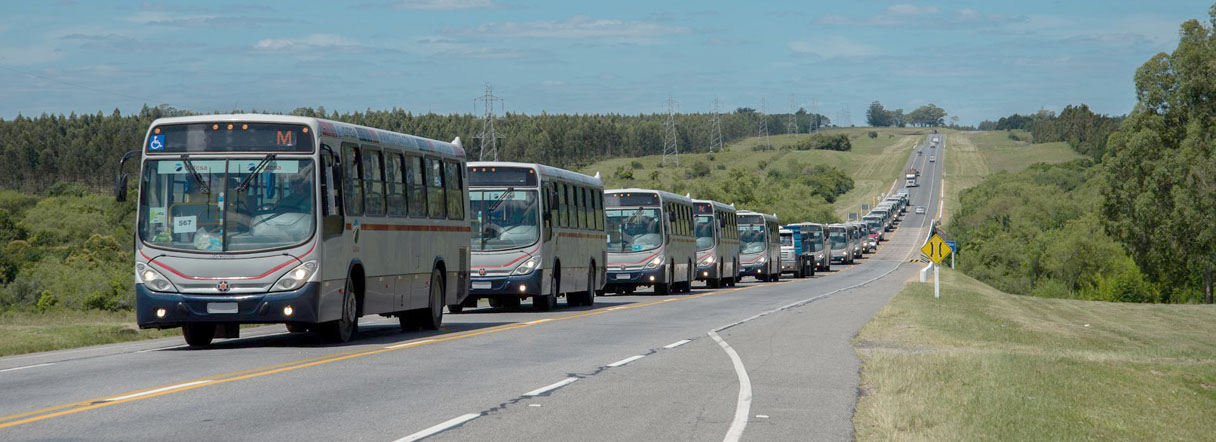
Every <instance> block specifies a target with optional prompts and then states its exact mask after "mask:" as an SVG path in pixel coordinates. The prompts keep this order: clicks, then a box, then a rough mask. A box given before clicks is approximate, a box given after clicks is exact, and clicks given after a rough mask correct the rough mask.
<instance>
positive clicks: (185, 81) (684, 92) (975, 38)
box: [0, 0, 1210, 125]
mask: <svg viewBox="0 0 1216 442" xmlns="http://www.w3.org/2000/svg"><path fill="white" fill-rule="evenodd" d="M222 1H225V0H221V2H215V1H211V2H144V3H139V2H132V1H116V2H111V1H85V0H80V1H71V0H63V1H58V0H44V1H16V0H0V11H2V12H3V13H2V14H0V118H4V119H11V118H13V117H15V116H17V115H18V114H22V115H38V114H42V113H62V114H67V113H70V112H77V113H95V112H98V111H103V112H106V113H109V112H112V111H113V110H114V109H118V110H120V111H121V112H123V113H130V112H136V111H138V110H139V109H140V107H141V106H143V105H144V104H148V105H151V106H157V105H161V104H168V105H170V106H173V107H175V108H179V109H186V110H191V111H195V112H214V111H230V110H233V109H243V110H250V109H256V110H265V111H274V112H290V111H291V110H292V109H295V108H297V107H301V106H310V107H317V106H324V107H325V109H326V110H338V111H340V112H346V111H362V110H367V109H372V110H380V109H391V108H394V107H396V108H401V109H404V110H407V111H410V112H415V113H425V112H437V113H469V112H480V107H476V106H477V105H476V103H475V101H474V100H475V99H476V98H477V97H479V96H481V95H482V94H483V93H484V90H485V85H486V83H490V84H492V85H493V88H494V94H495V95H496V96H498V97H500V98H502V100H503V101H502V104H503V109H505V110H506V111H509V112H521V113H529V114H535V113H540V112H548V113H621V114H638V113H655V112H665V110H666V107H665V104H664V102H665V101H666V99H667V97H668V96H671V97H672V98H674V99H675V100H676V101H677V102H678V104H679V109H678V111H680V112H709V111H711V110H712V109H713V102H714V100H715V99H718V100H720V102H721V109H722V110H723V111H730V110H733V109H735V108H737V107H751V108H756V109H761V108H762V106H763V109H765V110H766V111H767V112H769V113H785V112H788V111H789V109H790V104H791V102H793V103H794V105H795V106H796V107H802V108H806V109H808V110H817V111H818V112H819V113H821V114H824V115H826V116H828V117H829V118H832V119H834V120H837V122H838V123H847V122H848V121H842V120H841V117H846V116H848V117H850V118H849V121H851V123H852V124H856V125H864V124H865V110H866V107H867V106H868V105H869V104H870V102H872V101H874V100H878V101H881V102H882V103H883V105H884V106H886V107H887V108H888V109H895V108H903V109H905V110H908V111H910V110H912V109H914V108H916V107H918V106H922V105H925V104H927V103H933V104H936V105H937V106H939V107H942V108H944V109H945V110H946V111H947V112H949V114H950V115H952V116H958V117H959V120H960V122H961V123H962V124H976V123H978V122H979V121H981V120H985V119H996V118H999V117H1002V116H1006V115H1009V114H1012V113H1015V112H1019V113H1030V112H1035V111H1037V110H1039V109H1041V108H1047V109H1052V110H1056V111H1058V110H1059V109H1061V108H1063V107H1064V106H1065V105H1068V104H1079V103H1086V104H1088V105H1089V106H1090V107H1091V108H1092V109H1093V110H1094V111H1096V112H1100V113H1107V114H1125V113H1127V112H1128V111H1130V110H1131V108H1132V106H1133V105H1134V104H1135V96H1134V93H1135V90H1134V86H1133V83H1132V79H1133V75H1134V73H1135V70H1136V68H1137V67H1139V66H1140V65H1141V64H1143V63H1144V62H1145V61H1147V60H1148V59H1149V58H1150V57H1152V56H1153V55H1154V54H1156V53H1159V52H1163V51H1164V52H1168V51H1171V50H1173V48H1174V47H1175V46H1176V45H1177V42H1178V27H1179V25H1180V24H1181V23H1182V22H1183V21H1185V20H1188V19H1192V18H1194V19H1200V21H1201V22H1206V21H1207V20H1206V16H1207V13H1208V8H1209V6H1210V5H1205V4H1204V3H1203V2H1199V1H1194V0H1192V1H1174V0H1154V1H1142V0H1135V1H1130V0H1104V1H1080V0H1023V1H1019V2H992V1H968V0H949V1H912V0H902V1H883V0H854V1H833V2H822V1H807V0H801V1H751V2H741V1H720V0H699V1H664V0H648V1H636V0H612V1H606V2H604V1H599V2H585V1H571V0H557V1H541V0H392V1H389V0H353V1H332V0H331V1H325V2H320V1H301V0H293V1H264V2H254V1H250V2H246V3H222ZM496 110H498V109H496Z"/></svg>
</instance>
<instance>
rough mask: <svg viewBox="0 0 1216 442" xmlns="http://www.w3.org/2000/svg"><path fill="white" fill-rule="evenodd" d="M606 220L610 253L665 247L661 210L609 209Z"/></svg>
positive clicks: (605, 214) (605, 216) (606, 212)
mask: <svg viewBox="0 0 1216 442" xmlns="http://www.w3.org/2000/svg"><path fill="white" fill-rule="evenodd" d="M604 218H605V219H607V224H606V226H607V228H608V229H607V230H608V251H609V252H616V253H627V252H641V251H646V250H651V249H657V248H659V246H661V245H663V231H662V230H661V229H662V227H661V226H662V223H661V222H660V220H662V218H661V217H660V213H659V209H646V208H641V207H639V208H637V209H608V210H605V211H604Z"/></svg>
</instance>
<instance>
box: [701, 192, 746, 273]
mask: <svg viewBox="0 0 1216 442" xmlns="http://www.w3.org/2000/svg"><path fill="white" fill-rule="evenodd" d="M692 207H693V212H694V213H695V215H696V229H695V230H696V233H697V280H698V281H705V285H706V286H708V287H709V288H718V287H723V286H727V287H729V286H733V285H735V283H736V281H738V279H739V227H738V218H737V216H736V215H735V208H734V207H732V206H729V205H726V204H723V203H720V202H717V201H710V200H692Z"/></svg>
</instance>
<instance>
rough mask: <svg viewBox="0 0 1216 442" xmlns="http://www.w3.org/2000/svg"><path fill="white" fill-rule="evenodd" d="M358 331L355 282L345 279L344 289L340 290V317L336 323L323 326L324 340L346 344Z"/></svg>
mask: <svg viewBox="0 0 1216 442" xmlns="http://www.w3.org/2000/svg"><path fill="white" fill-rule="evenodd" d="M358 331H359V304H358V297H357V296H355V280H354V279H352V278H351V277H350V276H347V277H346V287H345V289H344V290H342V317H340V318H338V320H337V321H330V322H327V323H325V324H324V335H325V338H326V339H327V340H329V341H332V342H337V343H342V342H348V341H350V340H351V338H353V337H354V336H355V333H358Z"/></svg>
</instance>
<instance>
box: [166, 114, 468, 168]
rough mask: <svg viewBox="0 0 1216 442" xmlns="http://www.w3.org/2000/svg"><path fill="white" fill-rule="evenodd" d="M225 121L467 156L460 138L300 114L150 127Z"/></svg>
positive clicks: (181, 120) (203, 118)
mask: <svg viewBox="0 0 1216 442" xmlns="http://www.w3.org/2000/svg"><path fill="white" fill-rule="evenodd" d="M223 122H247V123H284V124H303V125H307V126H310V127H312V128H313V129H314V130H316V131H317V132H319V133H320V135H321V136H326V137H334V138H354V139H357V140H359V141H360V142H367V143H377V144H380V145H390V146H400V147H406V148H410V149H418V150H422V151H425V152H433V153H436V154H441V155H451V156H458V157H461V158H464V156H465V152H464V147H463V146H461V145H460V138H456V139H454V140H452V142H450V143H449V142H445V141H439V140H433V139H430V138H423V137H419V136H415V135H409V134H403V133H398V132H390V131H387V130H383V129H376V128H374V127H367V126H360V125H357V124H349V123H342V122H338V121H332V120H326V119H322V118H313V117H300V116H295V115H269V114H216V115H192V116H189V117H167V118H157V119H156V121H153V122H152V126H150V127H149V128H148V130H149V131H151V130H152V129H151V128H152V127H155V126H161V125H169V124H191V123H223Z"/></svg>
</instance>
